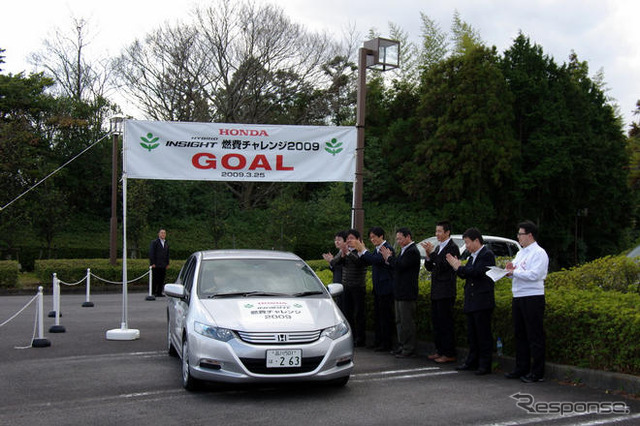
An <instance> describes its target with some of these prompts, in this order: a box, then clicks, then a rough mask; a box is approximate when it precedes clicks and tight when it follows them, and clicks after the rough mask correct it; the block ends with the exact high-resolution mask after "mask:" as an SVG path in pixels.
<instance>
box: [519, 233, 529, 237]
mask: <svg viewBox="0 0 640 426" xmlns="http://www.w3.org/2000/svg"><path fill="white" fill-rule="evenodd" d="M527 234H528V232H518V237H519V236H520V235H527Z"/></svg>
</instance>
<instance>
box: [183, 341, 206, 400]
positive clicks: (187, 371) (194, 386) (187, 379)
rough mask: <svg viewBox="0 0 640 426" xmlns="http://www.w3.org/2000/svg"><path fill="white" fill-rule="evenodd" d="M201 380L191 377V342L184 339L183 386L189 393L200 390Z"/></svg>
mask: <svg viewBox="0 0 640 426" xmlns="http://www.w3.org/2000/svg"><path fill="white" fill-rule="evenodd" d="M201 384H202V383H201V382H200V380H198V379H196V378H195V377H193V376H192V375H191V366H190V365H189V342H188V341H187V338H186V337H185V338H184V339H182V386H183V387H184V388H185V389H186V390H188V391H195V390H198V389H200V386H201Z"/></svg>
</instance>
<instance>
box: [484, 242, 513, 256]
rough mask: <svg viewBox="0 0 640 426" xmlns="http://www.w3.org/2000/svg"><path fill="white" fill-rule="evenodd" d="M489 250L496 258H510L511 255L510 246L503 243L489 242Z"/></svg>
mask: <svg viewBox="0 0 640 426" xmlns="http://www.w3.org/2000/svg"><path fill="white" fill-rule="evenodd" d="M487 245H488V246H489V249H491V251H492V252H493V254H494V255H496V257H509V256H511V253H509V246H507V243H503V242H501V241H489V242H487Z"/></svg>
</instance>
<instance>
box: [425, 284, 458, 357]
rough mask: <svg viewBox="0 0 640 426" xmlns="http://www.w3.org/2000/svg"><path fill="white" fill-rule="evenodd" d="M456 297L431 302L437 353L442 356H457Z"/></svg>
mask: <svg viewBox="0 0 640 426" xmlns="http://www.w3.org/2000/svg"><path fill="white" fill-rule="evenodd" d="M455 302H456V298H455V297H448V298H446V299H438V300H433V299H432V300H431V323H432V324H433V334H434V339H433V340H434V343H435V345H436V352H437V353H438V354H440V355H444V356H448V357H455V356H456V343H455V342H456V339H455V335H454V331H453V305H454V304H455Z"/></svg>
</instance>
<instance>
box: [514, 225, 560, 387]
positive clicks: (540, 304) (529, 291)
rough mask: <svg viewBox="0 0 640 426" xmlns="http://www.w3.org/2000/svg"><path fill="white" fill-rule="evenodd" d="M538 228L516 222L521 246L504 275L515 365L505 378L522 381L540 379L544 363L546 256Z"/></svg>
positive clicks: (537, 380)
mask: <svg viewBox="0 0 640 426" xmlns="http://www.w3.org/2000/svg"><path fill="white" fill-rule="evenodd" d="M537 235H538V227H537V226H536V225H535V224H534V223H533V222H531V221H525V222H522V223H519V224H518V242H519V243H520V245H521V246H522V247H523V248H522V250H520V251H519V252H518V253H517V254H516V257H515V259H513V262H509V263H507V266H506V269H507V271H509V273H508V274H507V276H508V277H511V278H512V279H513V282H512V287H511V289H512V293H513V301H512V305H511V309H512V313H513V326H514V334H515V339H516V366H515V368H514V370H513V371H512V372H510V373H506V374H505V377H507V378H508V379H515V378H520V380H522V381H523V382H525V383H534V382H539V381H542V380H543V378H544V364H545V337H544V327H543V320H544V308H545V298H544V279H545V278H546V277H547V270H548V269H549V256H548V255H547V252H546V251H544V249H543V248H542V247H540V246H539V245H538V243H537V241H536V238H537Z"/></svg>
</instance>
